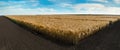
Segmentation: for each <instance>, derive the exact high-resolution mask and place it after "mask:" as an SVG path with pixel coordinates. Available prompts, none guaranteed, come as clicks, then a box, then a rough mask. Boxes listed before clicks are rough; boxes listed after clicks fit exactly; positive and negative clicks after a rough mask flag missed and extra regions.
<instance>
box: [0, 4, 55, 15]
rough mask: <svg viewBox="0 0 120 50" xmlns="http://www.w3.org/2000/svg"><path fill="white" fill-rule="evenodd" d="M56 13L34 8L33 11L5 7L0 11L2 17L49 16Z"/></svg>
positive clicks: (53, 10) (51, 9) (50, 9)
mask: <svg viewBox="0 0 120 50" xmlns="http://www.w3.org/2000/svg"><path fill="white" fill-rule="evenodd" d="M53 12H56V10H55V9H53V8H35V9H30V8H29V9H26V8H16V7H12V6H11V7H7V9H4V10H2V11H0V13H1V14H4V15H37V14H49V13H53Z"/></svg>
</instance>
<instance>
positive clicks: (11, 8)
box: [0, 0, 120, 15]
mask: <svg viewBox="0 0 120 50" xmlns="http://www.w3.org/2000/svg"><path fill="white" fill-rule="evenodd" d="M29 14H30V15H36V14H117V15H118V14H120V0H0V15H29Z"/></svg>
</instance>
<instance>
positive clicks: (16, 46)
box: [0, 16, 120, 50]
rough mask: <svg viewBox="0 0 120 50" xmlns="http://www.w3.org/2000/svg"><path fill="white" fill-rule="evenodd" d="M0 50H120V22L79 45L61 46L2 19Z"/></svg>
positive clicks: (0, 24) (0, 20)
mask: <svg viewBox="0 0 120 50" xmlns="http://www.w3.org/2000/svg"><path fill="white" fill-rule="evenodd" d="M0 50H120V21H117V22H115V23H114V24H112V25H110V26H109V27H106V28H104V29H103V30H100V31H98V32H97V33H95V34H94V35H92V36H89V37H87V38H85V39H83V40H81V41H80V42H79V44H77V45H73V46H68V45H59V44H57V43H55V42H52V41H50V40H48V39H46V38H44V37H41V36H36V35H34V34H33V33H32V32H30V31H28V30H26V29H24V28H22V27H20V26H18V25H17V24H15V23H13V22H12V21H10V20H9V19H7V18H5V17H4V16H1V17H0Z"/></svg>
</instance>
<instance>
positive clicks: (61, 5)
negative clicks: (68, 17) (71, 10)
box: [58, 3, 72, 7]
mask: <svg viewBox="0 0 120 50" xmlns="http://www.w3.org/2000/svg"><path fill="white" fill-rule="evenodd" d="M58 6H60V7H72V4H68V3H61V4H59V5H58Z"/></svg>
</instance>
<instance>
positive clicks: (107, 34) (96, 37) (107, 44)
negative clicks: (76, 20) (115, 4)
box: [4, 16, 120, 50]
mask: <svg viewBox="0 0 120 50" xmlns="http://www.w3.org/2000/svg"><path fill="white" fill-rule="evenodd" d="M4 17H5V16H4ZM6 18H7V17H6ZM8 19H9V18H8ZM9 20H10V19H9ZM11 21H13V20H11ZM13 22H14V23H16V22H15V21H13ZM16 24H18V25H19V26H20V27H23V28H24V29H26V30H28V31H31V32H32V33H33V34H34V35H36V36H39V37H42V38H44V39H47V40H49V41H51V42H52V43H55V44H58V45H60V46H66V47H69V46H73V44H71V43H67V42H63V41H61V40H58V39H55V38H51V37H49V36H46V35H44V34H43V33H42V32H37V31H35V30H32V29H30V28H28V27H26V26H24V25H21V24H19V23H16ZM119 39H120V20H118V21H116V22H114V23H111V22H110V24H109V25H108V26H106V27H104V28H103V29H101V30H98V31H97V32H95V33H94V34H93V35H91V36H89V37H86V38H85V39H83V40H81V41H80V42H79V44H77V45H75V49H76V50H120V40H119Z"/></svg>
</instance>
